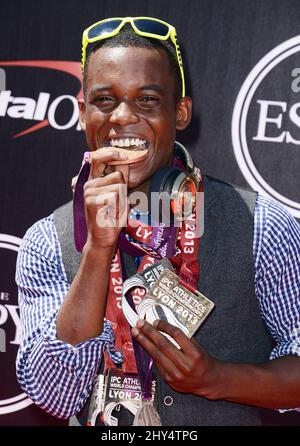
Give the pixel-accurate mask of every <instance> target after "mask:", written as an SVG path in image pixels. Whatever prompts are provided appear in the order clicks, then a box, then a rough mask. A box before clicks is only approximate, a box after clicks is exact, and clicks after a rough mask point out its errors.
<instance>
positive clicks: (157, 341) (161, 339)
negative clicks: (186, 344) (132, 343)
mask: <svg viewBox="0 0 300 446" xmlns="http://www.w3.org/2000/svg"><path fill="white" fill-rule="evenodd" d="M136 328H137V329H138V330H139V332H140V334H141V335H143V336H144V337H145V338H146V339H148V340H150V341H151V342H152V343H153V344H154V346H155V347H154V349H153V350H156V349H158V350H159V352H160V353H162V354H164V355H165V356H166V357H167V358H168V359H169V360H170V361H172V363H173V364H176V365H177V367H178V368H179V369H180V370H183V371H184V370H185V369H186V367H187V365H188V364H187V363H188V362H189V361H188V359H187V358H186V356H185V355H184V353H183V352H182V351H180V350H178V348H177V347H175V346H174V345H173V344H172V342H171V341H169V340H168V339H167V338H166V336H164V335H163V334H161V333H160V332H159V331H158V330H157V329H156V328H155V327H153V326H152V325H151V324H149V323H148V322H146V321H145V320H140V321H138V323H137V327H136Z"/></svg>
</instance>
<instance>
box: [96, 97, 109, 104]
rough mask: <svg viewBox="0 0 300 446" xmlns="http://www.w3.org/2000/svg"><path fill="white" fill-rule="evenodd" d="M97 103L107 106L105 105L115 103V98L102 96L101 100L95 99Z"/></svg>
mask: <svg viewBox="0 0 300 446" xmlns="http://www.w3.org/2000/svg"><path fill="white" fill-rule="evenodd" d="M95 102H99V103H101V104H102V103H103V104H105V103H109V102H113V98H110V97H109V96H100V97H99V98H96V99H95Z"/></svg>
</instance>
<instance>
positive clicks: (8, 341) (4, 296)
mask: <svg viewBox="0 0 300 446" xmlns="http://www.w3.org/2000/svg"><path fill="white" fill-rule="evenodd" d="M21 242H22V239H20V238H19V237H15V236H12V235H8V234H0V248H1V255H2V254H3V251H2V250H6V251H5V252H4V255H5V258H6V259H7V261H8V262H7V263H8V264H9V260H11V261H14V263H15V253H17V252H18V250H19V247H20V244H21ZM7 250H8V251H13V259H9V257H10V253H9V252H7ZM2 282H4V281H2ZM11 294H12V293H9V292H7V291H3V290H1V292H0V327H1V329H0V358H1V363H2V366H1V371H0V374H1V382H2V381H4V382H5V383H6V384H5V387H4V388H3V390H4V389H5V390H6V391H8V392H9V393H10V394H11V393H13V385H14V387H16V388H18V386H17V385H16V378H15V374H16V371H15V350H16V348H17V347H18V346H19V345H20V335H21V324H20V317H19V314H18V306H17V305H14V303H16V302H14V299H16V296H14V295H11ZM2 398H3V395H2ZM30 404H33V403H32V401H31V400H30V399H29V398H28V397H27V395H26V394H25V393H20V394H19V395H16V396H12V397H9V398H7V397H5V398H4V399H0V415H4V414H8V413H11V412H17V411H18V410H21V409H24V408H25V407H27V406H29V405H30Z"/></svg>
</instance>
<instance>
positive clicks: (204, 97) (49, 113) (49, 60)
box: [0, 0, 300, 425]
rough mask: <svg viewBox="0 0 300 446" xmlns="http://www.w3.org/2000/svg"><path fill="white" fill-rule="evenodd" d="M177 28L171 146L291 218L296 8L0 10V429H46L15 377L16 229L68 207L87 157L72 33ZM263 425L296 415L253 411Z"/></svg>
mask: <svg viewBox="0 0 300 446" xmlns="http://www.w3.org/2000/svg"><path fill="white" fill-rule="evenodd" d="M124 15H132V16H134V15H148V16H154V17H160V18H161V19H164V20H166V21H168V22H170V23H172V24H174V25H175V27H176V28H177V31H178V35H179V41H180V42H181V44H182V47H183V56H184V65H185V71H186V74H187V78H188V93H189V94H190V95H192V96H193V99H194V118H193V123H192V125H191V126H190V128H189V129H188V130H187V131H185V132H184V133H183V134H182V135H178V139H179V140H180V141H181V142H183V143H184V144H186V146H187V147H188V148H189V149H190V150H191V152H192V154H193V156H194V158H195V160H196V161H197V163H198V164H199V166H201V168H202V170H203V171H204V172H205V173H206V174H210V175H213V176H216V177H219V178H221V179H224V180H227V181H230V182H232V183H235V184H239V185H243V186H248V187H251V188H253V189H255V190H259V191H261V192H262V193H265V194H267V195H269V196H271V197H273V198H274V199H276V200H278V201H279V202H280V203H282V204H283V205H285V206H286V207H287V208H288V209H289V210H290V212H291V213H292V214H293V215H294V216H295V217H297V218H299V217H300V188H299V186H300V177H299V168H300V163H299V150H300V147H299V146H300V110H299V108H300V101H299V99H300V93H299V91H300V60H299V51H300V33H299V23H300V8H299V0H278V1H277V0H189V1H186V0H171V1H167V0H160V1H159V2H156V1H153V0H151V1H148V0H143V1H133V0H109V1H105V0H89V1H87V0H82V1H81V2H74V1H71V0H60V1H57V0H55V1H54V0H52V1H51V2H49V1H48V0H47V1H39V2H37V1H34V0H26V1H25V0H24V1H21V0H18V1H17V0H7V1H3V2H1V6H0V42H1V56H0V141H1V156H2V162H1V163H0V169H1V171H0V181H1V189H0V190H1V202H2V205H1V222H0V225H1V227H0V248H1V249H0V266H1V280H0V361H1V365H0V424H1V425H47V424H48V425H54V424H59V423H60V422H59V421H58V420H56V419H54V418H52V417H50V416H48V415H46V414H44V413H43V412H42V411H41V410H39V409H38V408H37V407H35V406H34V405H33V404H32V403H31V401H30V400H28V398H27V397H26V395H24V394H23V392H22V391H21V389H20V388H19V386H18V385H17V382H16V379H15V364H14V363H15V356H16V352H17V348H18V345H19V339H20V322H19V312H18V307H17V289H16V286H15V283H14V274H15V261H16V255H17V251H18V247H19V244H20V242H21V239H22V237H23V235H24V233H25V231H26V229H27V228H28V227H29V226H31V225H32V224H33V223H34V222H35V221H36V220H38V219H40V218H42V217H44V216H46V215H48V214H49V213H51V212H52V210H53V209H55V208H56V207H58V206H59V205H61V204H63V203H64V202H66V201H68V200H69V199H70V198H71V192H70V180H71V177H72V176H74V175H75V174H76V173H77V171H78V168H79V166H80V162H81V156H82V153H83V151H84V150H85V140H84V135H83V133H82V132H81V131H80V130H79V128H78V111H77V108H76V97H77V96H78V95H79V94H80V90H81V76H80V65H79V61H80V53H81V33H82V30H83V29H84V28H86V27H87V26H88V25H90V24H91V23H93V22H95V21H97V20H100V19H102V18H106V17H112V16H124ZM262 417H263V420H264V422H265V423H269V424H299V421H300V414H298V413H295V412H289V413H286V414H284V415H280V414H278V413H276V412H273V411H262Z"/></svg>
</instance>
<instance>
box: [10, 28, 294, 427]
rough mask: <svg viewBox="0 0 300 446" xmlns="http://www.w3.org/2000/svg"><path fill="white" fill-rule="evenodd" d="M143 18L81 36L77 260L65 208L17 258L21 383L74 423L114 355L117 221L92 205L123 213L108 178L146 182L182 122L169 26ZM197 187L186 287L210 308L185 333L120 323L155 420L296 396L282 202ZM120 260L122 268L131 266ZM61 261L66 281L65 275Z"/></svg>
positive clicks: (225, 412)
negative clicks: (150, 367)
mask: <svg viewBox="0 0 300 446" xmlns="http://www.w3.org/2000/svg"><path fill="white" fill-rule="evenodd" d="M145 22H146V23H144V22H143V21H141V22H139V21H138V20H136V21H134V20H131V19H126V20H123V21H122V20H118V19H108V20H107V21H104V22H99V23H98V24H95V25H92V26H91V27H90V28H88V30H87V31H86V33H85V36H86V37H85V38H84V52H83V53H84V57H83V63H84V100H82V101H79V109H80V120H81V125H82V128H83V130H84V131H85V133H86V139H87V144H88V148H89V151H90V155H89V156H90V158H89V161H90V163H91V170H90V175H89V178H88V181H87V182H86V183H85V185H84V206H85V215H86V226H87V239H86V243H85V244H84V247H83V252H82V257H81V260H80V262H79V261H78V264H77V266H76V268H75V270H74V265H73V266H72V265H71V266H70V265H69V263H70V264H71V263H72V261H73V260H72V259H73V257H74V253H73V250H74V248H73V246H71V245H73V242H72V239H71V238H70V239H66V237H67V238H68V234H69V232H70V230H69V229H68V228H69V227H70V226H68V225H69V224H70V220H71V217H70V214H68V212H69V210H68V211H63V212H66V213H65V214H64V213H61V214H59V215H60V216H59V217H58V218H56V220H55V217H54V221H53V215H51V216H49V217H47V218H46V219H43V220H41V221H40V222H38V223H36V224H35V225H34V226H33V227H32V228H30V229H29V231H28V232H27V233H26V235H25V237H24V242H23V246H22V248H21V251H20V254H19V256H18V265H17V273H16V280H17V283H18V286H19V293H20V295H19V297H20V310H21V318H22V323H23V334H22V344H21V347H20V350H19V354H18V361H17V374H18V379H19V382H20V384H21V386H22V388H23V389H24V391H25V392H27V393H28V395H29V396H30V397H31V398H32V399H33V401H34V402H35V403H36V404H38V405H39V406H41V407H42V408H43V409H45V410H47V411H48V412H49V413H51V414H52V415H54V416H57V417H62V418H68V417H70V416H72V415H74V414H79V419H80V421H81V422H82V423H85V422H86V419H87V418H88V417H87V406H88V405H89V402H88V403H86V402H87V401H88V398H89V396H90V395H91V392H92V387H93V383H94V381H95V377H96V375H97V373H99V369H100V368H101V359H102V358H103V352H104V350H105V351H106V352H107V353H106V359H105V363H109V362H110V364H112V366H114V365H115V366H116V364H119V365H120V364H122V362H123V359H124V357H123V356H122V354H121V353H120V351H119V350H118V349H116V348H115V345H114V335H115V337H116V341H117V338H118V337H120V327H118V320H117V321H116V322H114V323H112V324H111V322H112V321H111V320H110V319H109V318H106V319H105V315H106V314H107V312H108V311H109V310H110V304H109V301H108V297H109V296H108V294H109V290H110V278H111V275H112V271H113V270H112V269H111V263H112V261H113V259H114V256H115V254H116V250H117V246H118V240H119V236H120V231H121V228H120V227H106V228H103V227H99V225H98V224H97V216H98V213H99V210H100V211H101V208H102V207H103V203H104V201H105V198H107V197H111V196H113V197H114V198H115V200H116V202H117V205H119V204H120V209H121V211H120V213H121V214H122V215H119V218H120V220H122V219H123V217H124V215H123V214H124V213H125V214H126V215H127V207H126V206H122V203H119V190H120V188H119V185H127V186H128V193H129V192H132V191H144V192H148V190H149V181H150V179H151V177H152V176H153V175H154V173H155V172H156V171H157V170H158V169H160V168H161V167H163V166H166V165H171V163H172V158H173V148H174V141H175V135H176V131H177V130H182V129H185V128H186V127H187V126H188V124H189V122H190V120H191V109H192V100H191V98H189V97H188V96H185V95H184V78H183V71H182V67H181V60H180V54H179V49H178V47H177V46H175V45H173V44H174V42H175V43H176V40H174V32H173V34H172V36H173V39H171V43H168V42H167V41H166V40H163V37H164V36H162V35H161V34H159V32H158V31H157V29H158V28H156V27H155V26H156V25H157V26H158V27H159V25H158V24H159V23H163V22H159V21H157V22H155V20H153V23H152V21H151V19H149V22H147V19H145ZM103 23H104V25H103ZM107 24H108V25H109V26H106V25H107ZM146 25H147V26H148V27H146ZM143 26H145V27H144V28H143ZM151 26H152V28H151ZM166 26H167V32H168V33H169V34H168V36H169V37H170V36H171V31H170V30H171V29H172V28H168V25H166ZM149 27H150V29H151V32H150V36H149V35H148V36H146V35H147V33H148V34H149ZM145 30H146V31H145ZM143 32H144V34H143ZM145 34H146V35H145ZM166 35H167V34H166ZM159 36H160V37H159ZM169 40H170V39H169ZM172 42H173V43H172ZM176 45H177V43H176ZM87 49H89V50H90V53H89V55H88V56H86V54H85V51H86V50H87ZM131 145H134V146H136V145H138V146H139V147H142V148H145V149H146V150H147V151H148V152H147V153H148V154H147V158H146V159H145V160H142V161H139V162H137V163H135V164H132V165H130V167H129V165H127V164H124V162H125V163H126V158H127V156H128V155H126V153H125V155H124V154H122V155H120V153H118V152H117V151H116V150H114V147H116V146H121V147H128V150H129V149H130V146H131ZM103 148H105V150H103ZM118 163H119V164H118ZM204 194H205V211H204V221H205V227H204V228H205V229H204V234H203V237H202V238H201V242H200V248H199V253H198V256H199V257H198V259H199V263H200V278H199V280H198V281H197V287H198V290H199V291H201V292H202V293H203V294H205V295H206V296H207V297H208V298H209V299H211V300H212V301H213V302H214V303H215V309H214V311H213V312H212V313H211V314H210V315H209V316H208V318H207V320H206V321H205V324H204V325H203V326H202V327H201V328H200V329H199V330H198V331H197V333H196V335H195V337H194V338H193V339H189V338H188V337H187V336H186V335H185V334H183V332H182V331H181V330H179V329H178V328H175V327H174V326H173V325H171V324H168V323H167V322H165V321H163V320H161V321H159V322H156V323H155V324H153V326H152V325H151V324H149V323H148V322H146V321H144V320H141V321H139V322H138V323H137V326H136V327H134V328H133V329H132V336H133V338H134V339H135V341H134V342H133V344H134V345H135V344H136V345H138V344H139V345H141V346H142V347H143V348H144V349H145V350H146V351H148V352H149V353H150V355H151V356H152V358H153V360H154V363H155V377H156V380H157V383H156V405H157V409H158V413H159V415H160V417H161V421H162V424H163V425H176V426H180V425H259V424H260V420H259V416H258V410H257V407H267V408H282V409H284V408H296V407H299V406H300V360H299V358H298V356H299V354H300V312H299V308H300V292H299V287H300V285H299V284H300V268H299V265H300V229H299V226H298V224H297V223H296V222H295V221H294V220H293V219H292V217H291V216H289V215H288V214H287V213H286V212H285V211H284V210H282V209H281V208H280V207H278V206H277V205H276V204H274V203H271V202H270V201H269V200H267V199H265V198H263V197H260V196H256V194H254V193H252V192H250V191H249V192H248V191H244V190H242V189H240V188H236V187H232V186H230V185H228V184H225V183H223V182H219V181H216V180H213V179H205V183H204ZM68 209H69V208H68ZM59 212H60V211H59ZM55 215H57V214H55ZM59 219H60V220H63V223H60V222H59ZM54 223H55V225H54ZM64 224H66V226H65V227H64V226H63V225H64ZM59 228H60V229H59ZM64 228H65V230H64ZM66 228H67V229H66ZM66 234H67V235H66ZM66 240H67V242H66ZM64 253H65V254H64ZM62 256H63V257H64V262H63V257H62ZM139 260H140V259H139ZM126 262H127V264H126V265H125V270H127V271H126V272H127V274H128V271H129V275H132V274H134V272H135V271H134V269H133V267H132V266H130V260H128V257H127V260H126ZM126 262H125V263H126ZM75 263H76V262H75ZM253 265H254V271H253ZM72 268H73V271H74V274H73V277H74V280H72V278H71V279H69V280H68V278H67V274H68V270H70V269H72ZM71 276H72V274H70V275H68V277H71ZM71 282H72V283H71ZM107 302H108V304H107ZM110 314H111V315H112V317H113V316H114V315H113V311H111V313H110ZM107 319H109V320H107ZM112 327H113V329H114V334H113V330H112ZM161 332H163V333H166V334H168V335H169V336H171V337H172V338H173V339H174V340H175V341H176V342H177V344H179V346H180V348H179V349H178V348H177V347H175V345H173V344H172V343H171V342H170V341H169V340H168V339H167V338H166V337H165V336H164V335H163V334H162V333H161ZM272 337H273V341H272ZM274 341H275V342H274ZM124 345H125V344H123V346H124ZM121 346H122V343H121ZM272 347H273V350H272ZM136 348H138V347H136ZM122 350H123V354H124V356H126V351H125V350H126V349H125V347H124V349H122ZM269 358H271V359H269ZM84 406H85V409H84V410H83V412H85V414H84V415H82V412H81V411H82V408H83V407H84Z"/></svg>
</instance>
